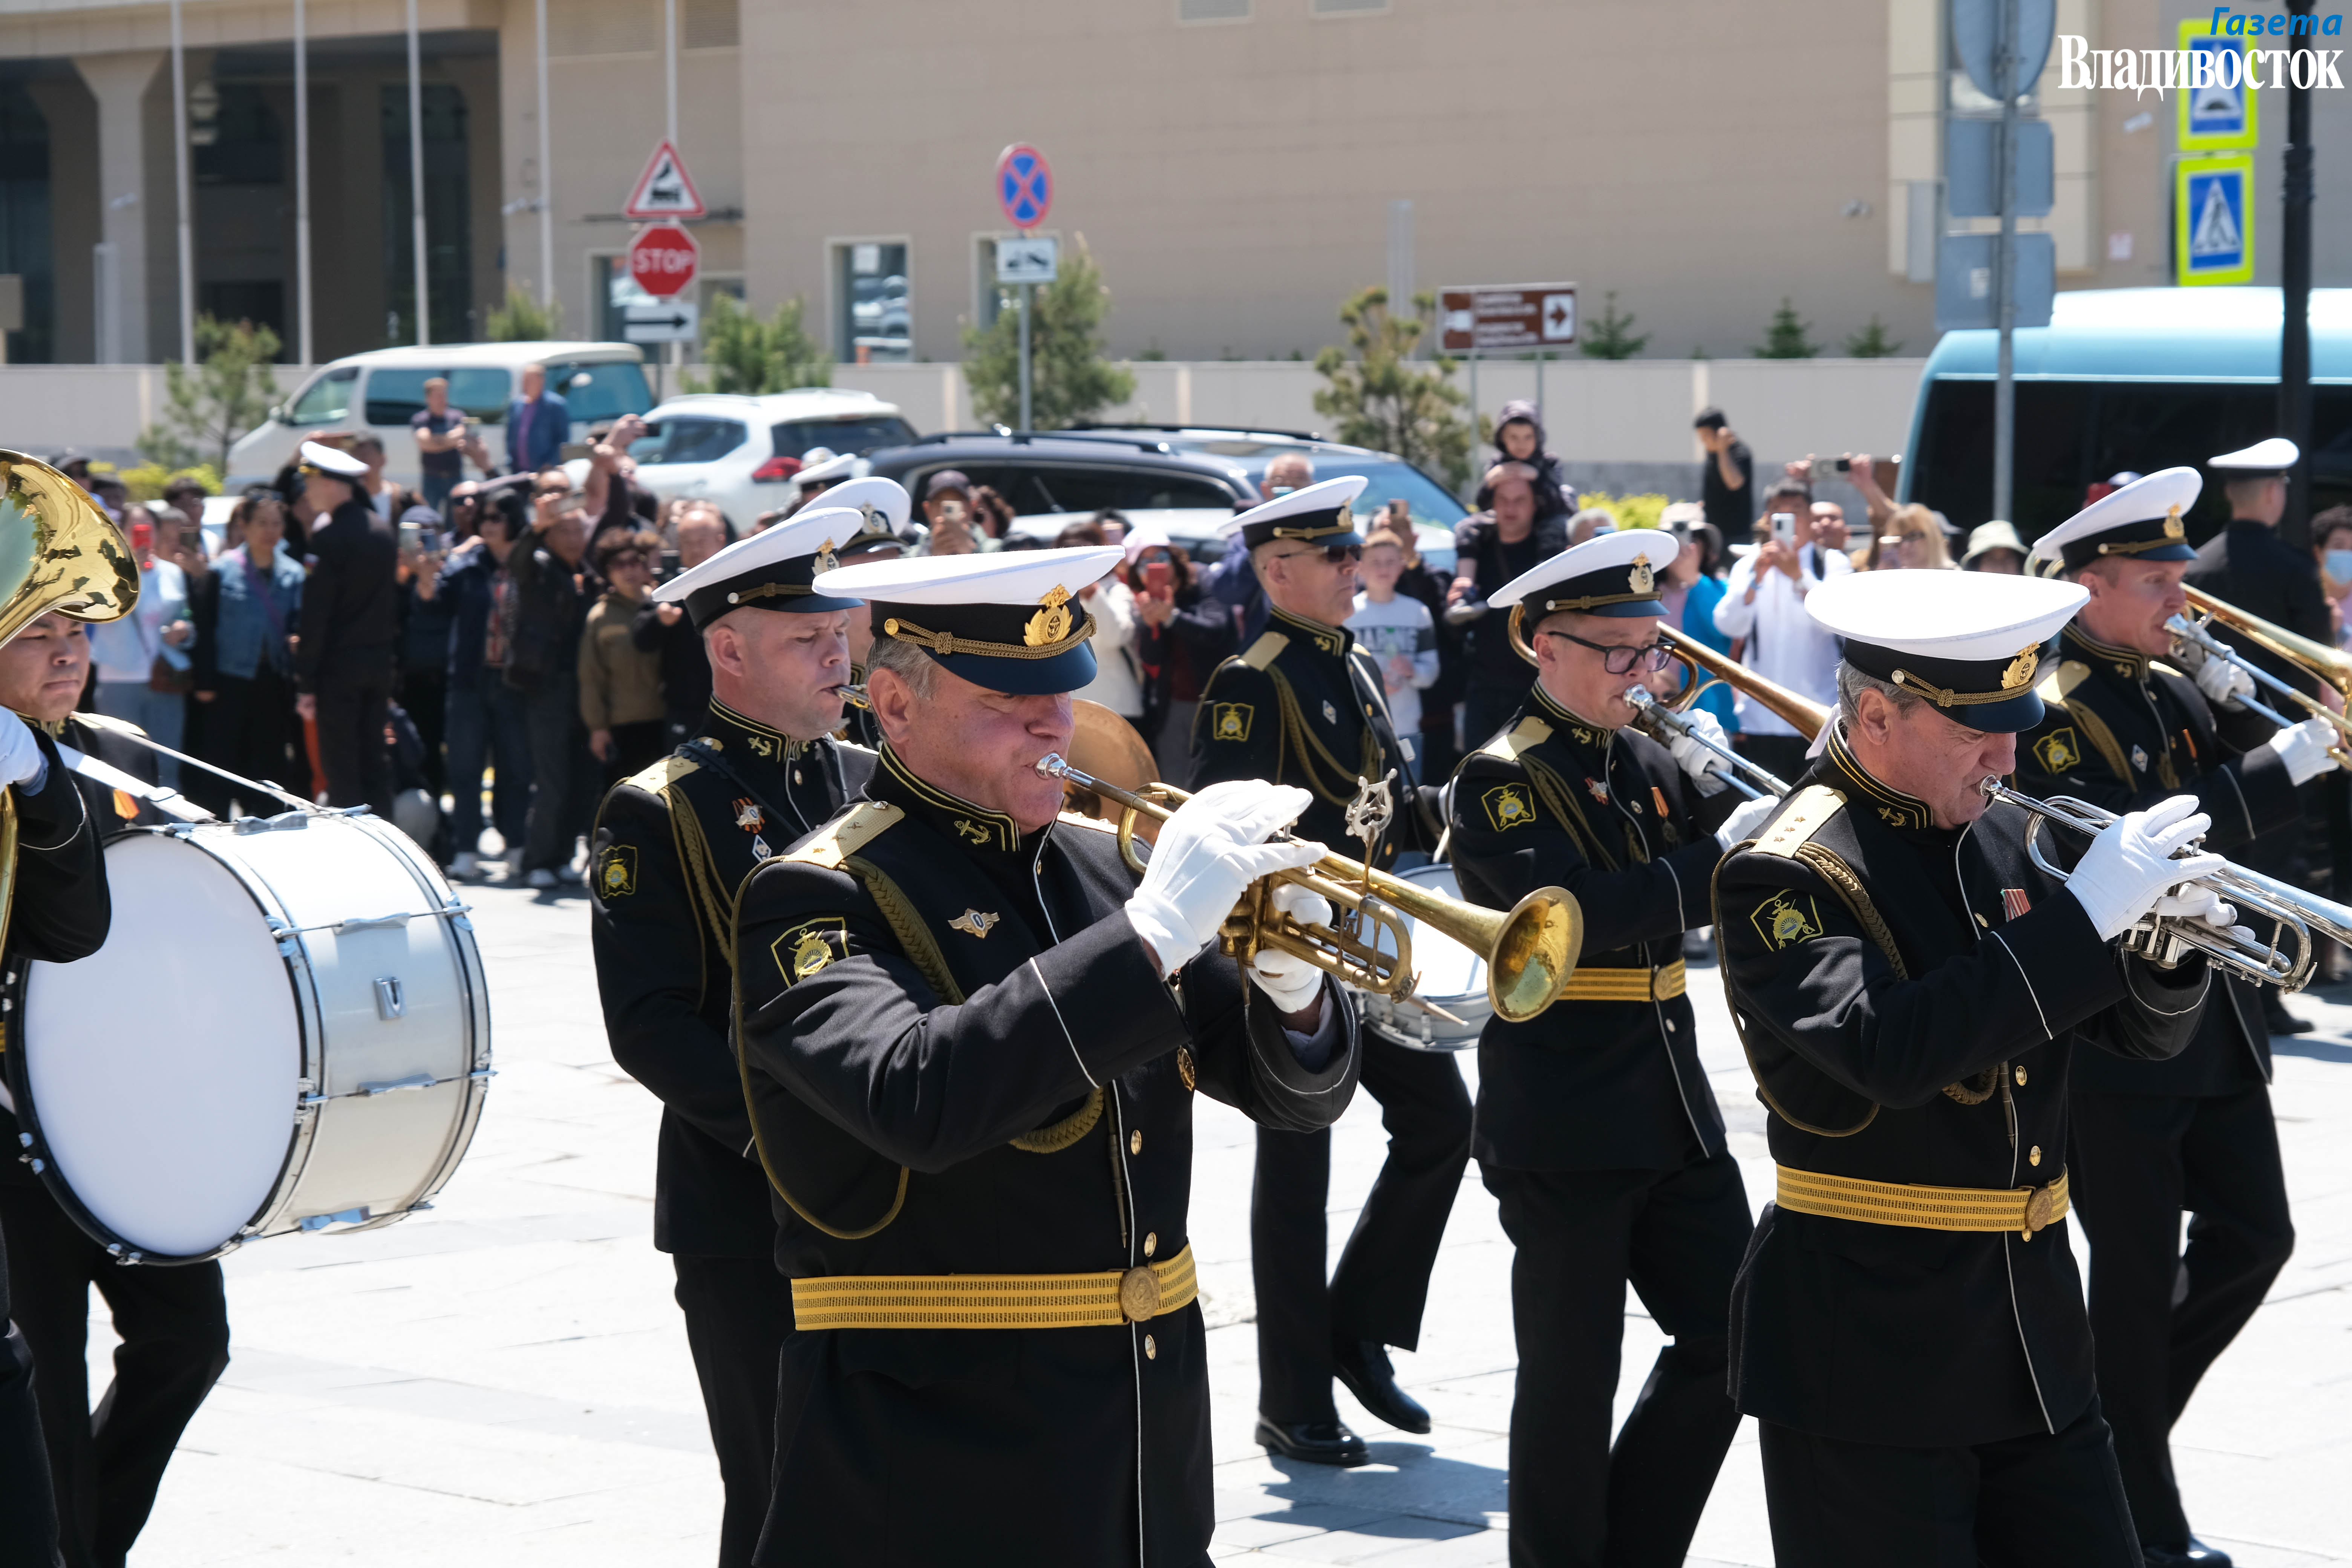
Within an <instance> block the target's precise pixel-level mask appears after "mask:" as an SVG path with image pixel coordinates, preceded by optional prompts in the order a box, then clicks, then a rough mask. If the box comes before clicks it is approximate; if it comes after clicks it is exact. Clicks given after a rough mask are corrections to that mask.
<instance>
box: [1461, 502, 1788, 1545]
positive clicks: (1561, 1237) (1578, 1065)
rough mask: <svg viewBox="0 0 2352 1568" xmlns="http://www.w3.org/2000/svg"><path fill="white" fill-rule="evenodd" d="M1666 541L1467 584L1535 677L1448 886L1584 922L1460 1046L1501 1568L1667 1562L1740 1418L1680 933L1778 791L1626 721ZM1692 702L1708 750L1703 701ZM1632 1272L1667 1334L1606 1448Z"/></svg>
mask: <svg viewBox="0 0 2352 1568" xmlns="http://www.w3.org/2000/svg"><path fill="white" fill-rule="evenodd" d="M1662 541H1663V545H1662V543H1661V542H1662ZM1674 549H1675V544H1674V541H1673V540H1671V539H1668V538H1666V537H1665V536H1664V535H1663V534H1659V533H1656V532H1653V531H1643V530H1628V531H1624V532H1622V533H1605V534H1602V535H1601V536H1600V537H1598V538H1596V539H1592V540H1589V541H1587V542H1584V543H1582V544H1580V545H1578V546H1576V547H1575V548H1573V549H1571V550H1569V551H1567V552H1564V553H1562V554H1559V555H1556V556H1554V557H1553V558H1552V559H1550V560H1549V561H1547V562H1544V563H1541V564H1540V565H1538V566H1537V567H1536V568H1535V569H1534V570H1533V571H1531V572H1529V573H1528V574H1525V575H1523V576H1521V577H1519V578H1518V579H1517V581H1515V582H1512V583H1510V584H1507V585H1506V586H1504V587H1503V588H1502V589H1501V590H1500V591H1499V592H1497V593H1496V594H1495V595H1492V596H1491V597H1490V598H1489V599H1488V600H1487V603H1488V604H1490V605H1494V606H1495V607H1496V608H1497V609H1507V608H1509V607H1511V606H1513V605H1519V606H1521V607H1522V611H1523V617H1524V623H1525V625H1526V626H1528V629H1529V630H1530V632H1531V634H1532V635H1531V636H1530V637H1529V638H1528V640H1529V641H1530V642H1531V643H1532V645H1533V646H1534V648H1535V653H1536V668H1537V675H1536V684H1535V687H1534V689H1532V690H1531V691H1530V692H1529V694H1528V700H1527V703H1526V704H1525V705H1524V706H1523V707H1522V708H1521V709H1520V710H1519V711H1518V712H1517V714H1515V715H1514V716H1513V717H1512V720H1511V721H1510V723H1509V724H1507V726H1505V728H1504V729H1503V731H1502V732H1501V733H1499V734H1497V735H1496V737H1495V738H1494V739H1493V740H1492V741H1490V742H1487V744H1486V746H1485V747H1484V748H1482V749H1481V750H1479V751H1478V752H1474V753H1472V755H1471V756H1470V757H1469V758H1468V759H1467V760H1466V761H1465V762H1464V763H1463V764H1462V767H1461V769H1460V771H1459V772H1458V773H1456V774H1455V775H1454V786H1453V790H1452V795H1451V799H1452V802H1453V815H1452V835H1451V838H1450V840H1449V843H1450V847H1451V851H1452V856H1453V863H1454V872H1455V875H1456V876H1457V877H1458V878H1459V879H1461V884H1462V892H1463V896H1464V897H1465V898H1466V899H1468V900H1471V901H1472V902H1474V903H1479V904H1484V905H1486V906H1487V907H1488V908H1490V909H1498V910H1507V909H1509V908H1510V907H1511V906H1512V905H1513V904H1514V903H1516V902H1517V900H1519V899H1520V898H1522V897H1524V896H1525V895H1526V894H1528V893H1529V892H1531V891H1533V890H1534V889H1538V888H1540V887H1544V886H1547V885H1557V886H1559V887H1562V888H1565V889H1568V890H1569V891H1570V892H1571V893H1573V894H1575V895H1576V898H1577V900H1578V902H1579V903H1580V905H1581V906H1582V907H1583V910H1584V919H1585V928H1584V951H1583V953H1582V955H1581V957H1580V959H1579V961H1578V964H1577V969H1576V973H1575V975H1574V976H1573V978H1572V979H1571V980H1570V983H1569V988H1568V992H1567V994H1566V995H1565V996H1564V997H1563V998H1562V999H1561V1000H1560V1001H1559V1002H1557V1003H1555V1004H1554V1005H1552V1006H1551V1007H1550V1008H1549V1010H1547V1011H1546V1012H1544V1013H1543V1014H1542V1015H1541V1016H1538V1017H1537V1018H1535V1019H1532V1020H1530V1021H1528V1022H1527V1023H1523V1024H1512V1023H1507V1022H1505V1021H1504V1020H1502V1019H1501V1018H1495V1019H1491V1020H1489V1022H1488V1023H1487V1025H1486V1030H1485V1033H1484V1034H1483V1035H1482V1037H1480V1040H1479V1047H1478V1068H1479V1071H1478V1107H1477V1126H1476V1132H1475V1139H1474V1142H1473V1151H1474V1152H1475V1153H1476V1155H1477V1156H1478V1163H1479V1166H1480V1168H1481V1170H1482V1171H1483V1172H1484V1173H1485V1176H1486V1186H1487V1189H1488V1190H1489V1191H1491V1192H1492V1193H1494V1194H1495V1195H1496V1198H1497V1199H1499V1200H1500V1202H1501V1205H1502V1219H1503V1228H1504V1230H1505V1231H1506V1232H1507V1234H1508V1235H1509V1237H1510V1238H1511V1242H1512V1245H1513V1246H1514V1247H1517V1254H1516V1256H1515V1257H1514V1258H1513V1261H1512V1267H1511V1308H1512V1323H1513V1327H1514V1329H1515V1331H1516V1334H1517V1346H1518V1356H1519V1363H1518V1382H1517V1391H1516V1394H1515V1397H1514V1399H1513V1401H1512V1406H1511V1453H1510V1478H1511V1479H1510V1504H1511V1561H1512V1562H1513V1563H1515V1564H1526V1565H1529V1568H1533V1565H1535V1564H1539V1563H1540V1564H1554V1563H1559V1564H1567V1563H1577V1564H1594V1565H1597V1564H1600V1563H1604V1562H1605V1563H1660V1564H1679V1563H1681V1562H1682V1561H1683V1558H1684V1556H1685V1553H1686V1552H1687V1551H1688V1550H1689V1546H1690V1539H1691V1535H1692V1532H1693V1531H1696V1529H1697V1527H1698V1521H1699V1515H1700V1513H1701V1511H1702V1510H1704V1509H1705V1507H1706V1497H1707V1492H1708V1490H1709V1489H1710V1488H1711V1487H1713V1485H1714V1483H1715V1476H1716V1471H1717V1468H1718V1467H1719V1466H1720V1465H1721V1464H1722V1461H1723V1456H1724V1452H1725V1450H1726V1449H1727V1448H1728V1447H1730V1446H1731V1439H1732V1436H1733V1435H1734V1433H1735V1432H1737V1430H1738V1426H1739V1412H1738V1410H1737V1409H1736V1408H1734V1407H1733V1405H1732V1403H1731V1400H1730V1398H1729V1397H1728V1396H1727V1394H1725V1392H1724V1366H1725V1336H1726V1322H1725V1311H1726V1309H1727V1305H1728V1302H1729V1298H1730V1294H1731V1280H1732V1276H1733V1274H1734V1273H1735V1272H1736V1271H1737V1270H1738V1267H1739V1257H1740V1253H1741V1251H1742V1249H1743V1248H1744V1247H1746V1245H1747V1241H1748V1232H1749V1231H1750V1229H1751V1228H1752V1226H1751V1222H1750V1218H1749V1215H1750V1211H1749V1208H1748V1195H1747V1192H1746V1190H1745V1188H1744V1187H1743V1186H1742V1184H1741V1183H1740V1179H1739V1166H1738V1162H1737V1161H1736V1160H1734V1159H1733V1158H1732V1156H1731V1155H1730V1153H1729V1152H1727V1150H1726V1149H1725V1146H1724V1125H1723V1114H1722V1112H1721V1111H1720V1110H1718V1109H1717V1106H1716V1102H1715V1096H1714V1094H1713V1093H1712V1092H1711V1091H1710V1090H1709V1089H1708V1088H1707V1083H1706V1069H1705V1068H1702V1067H1701V1066H1700V1064H1699V1058H1698V1042H1697V1027H1696V1019H1695V1017H1694V1016H1693V1014H1692V1011H1691V1004H1690V1000H1689V998H1688V997H1687V996H1686V995H1685V994H1684V978H1683V959H1682V933H1683V932H1684V931H1688V930H1691V929H1692V928H1694V927H1697V926H1703V925H1705V924H1706V923H1707V921H1709V919H1710V918H1711V916H1710V915H1709V913H1708V910H1707V902H1706V889H1707V879H1708V877H1709V874H1710V873H1711V872H1712V871H1713V870H1714V868H1715V863H1716V861H1717V859H1718V858H1720V857H1721V855H1722V854H1723V851H1724V848H1725V847H1726V846H1727V845H1729V844H1734V843H1737V842H1738V840H1739V838H1740V837H1744V835H1745V830H1746V829H1747V828H1748V827H1749V826H1753V825H1754V824H1756V823H1758V822H1760V821H1761V820H1762V819H1763V818H1764V817H1765V816H1768V815H1769V813H1770V812H1771V811H1772V810H1773V809H1774V807H1776V806H1777V805H1779V802H1778V801H1777V800H1774V799H1771V798H1770V797H1769V796H1768V797H1767V798H1765V799H1762V800H1759V801H1754V802H1747V803H1742V801H1741V797H1740V796H1739V795H1737V794H1735V793H1733V792H1732V791H1731V789H1730V788H1729V787H1728V786H1727V784H1725V783H1724V781H1723V780H1722V779H1721V778H1719V777H1717V776H1714V774H1715V771H1716V770H1719V769H1721V768H1723V767H1725V766H1726V765H1727V764H1726V763H1725V761H1724V759H1722V758H1721V757H1719V756H1717V755H1716V754H1715V753H1713V752H1708V751H1707V750H1706V749H1705V748H1704V747H1703V746H1701V745H1700V744H1698V742H1696V741H1693V740H1689V739H1686V738H1678V739H1677V740H1676V741H1675V742H1674V745H1673V749H1672V750H1671V751H1669V749H1668V747H1667V746H1665V745H1664V744H1661V743H1660V742H1657V741H1654V740H1653V739H1651V738H1650V737H1649V736H1648V735H1645V734H1643V733H1641V732H1639V731H1634V730H1633V729H1630V728H1628V726H1629V725H1630V724H1631V723H1632V722H1633V717H1634V710H1633V709H1632V708H1631V707H1629V706H1628V705H1627V704H1626V702H1625V700H1624V693H1625V689H1626V688H1627V687H1628V686H1631V685H1633V684H1635V683H1637V682H1639V681H1640V680H1641V679H1642V678H1643V676H1644V675H1647V674H1651V673H1654V672H1655V671H1657V670H1660V669H1662V668H1664V666H1665V663H1666V655H1665V651H1664V644H1663V643H1662V642H1660V641H1659V639H1658V617H1659V616H1661V615H1663V614H1664V605H1662V604H1661V603H1660V602H1659V600H1658V599H1657V597H1656V582H1657V576H1658V574H1659V572H1660V571H1661V570H1662V569H1663V568H1664V565H1665V563H1666V562H1667V561H1668V560H1670V559H1671V558H1672V556H1673V553H1674ZM1687 717H1688V719H1689V721H1690V722H1691V723H1693V724H1695V725H1697V726H1699V727H1701V728H1702V729H1706V730H1710V731H1712V733H1713V738H1714V739H1716V740H1717V742H1722V731H1721V730H1720V728H1718V727H1717V726H1716V724H1715V721H1714V719H1713V718H1712V717H1711V716H1709V715H1706V714H1704V713H1693V714H1690V715H1687ZM1733 806H1738V809H1737V810H1731V811H1728V813H1727V808H1728V807H1733ZM1727 816H1728V820H1726V818H1727ZM1629 1280H1630V1281H1631V1283H1632V1284H1633V1289H1635V1290H1637V1291H1638V1292H1640V1294H1641V1297H1642V1300H1643V1302H1644V1303H1645V1304H1646V1305H1647V1306H1648V1308H1649V1310H1650V1314H1651V1316H1652V1317H1653V1318H1654V1319H1655V1320H1656V1321H1657V1323H1658V1326H1659V1327H1660V1329H1662V1330H1663V1331H1665V1332H1666V1333H1667V1334H1669V1335H1671V1336H1673V1339H1674V1342H1673V1343H1672V1344H1671V1345H1669V1346H1668V1347H1667V1348H1666V1349H1665V1350H1664V1352H1661V1353H1660V1354H1659V1357H1658V1363H1657V1366H1656V1369H1655V1370H1654V1372H1652V1373H1651V1374H1650V1378H1649V1381H1648V1382H1647V1384H1645V1385H1644V1387H1643V1391H1642V1394H1641V1397H1640V1399H1639V1400H1638V1401H1637V1402H1636V1403H1635V1405H1634V1406H1633V1412H1632V1414H1631V1415H1629V1416H1628V1417H1627V1418H1626V1422H1625V1428H1624V1431H1623V1433H1622V1435H1621V1436H1619V1437H1618V1439H1617V1441H1616V1444H1615V1447H1614V1448H1613V1449H1612V1447H1611V1444H1610V1438H1609V1427H1610V1415H1611V1407H1612V1401H1613V1399H1614V1398H1615V1395H1616V1392H1617V1366H1618V1346H1619V1342H1620V1341H1621V1340H1622V1337H1623V1322H1624V1310H1625V1287H1626V1284H1627V1282H1628V1281H1629Z"/></svg>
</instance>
